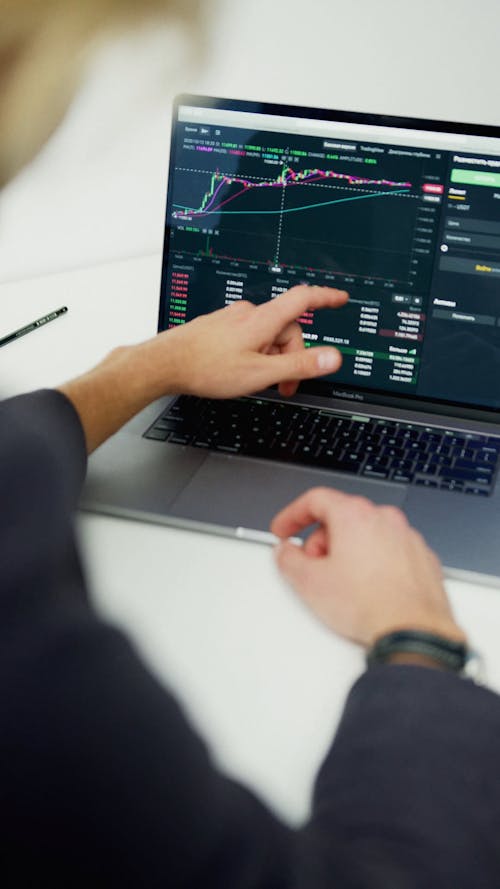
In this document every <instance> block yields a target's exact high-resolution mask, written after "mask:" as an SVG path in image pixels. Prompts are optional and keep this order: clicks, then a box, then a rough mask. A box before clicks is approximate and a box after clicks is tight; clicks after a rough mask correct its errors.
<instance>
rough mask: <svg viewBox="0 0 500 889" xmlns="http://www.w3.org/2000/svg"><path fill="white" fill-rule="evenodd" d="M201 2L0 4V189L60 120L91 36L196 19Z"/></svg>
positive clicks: (3, 0) (23, 0) (18, 0)
mask: <svg viewBox="0 0 500 889" xmlns="http://www.w3.org/2000/svg"><path fill="white" fill-rule="evenodd" d="M201 6H202V0H0V187H1V186H2V185H3V184H5V182H6V181H8V179H9V178H10V177H11V176H13V175H14V173H16V172H17V171H18V170H19V169H20V168H21V167H22V166H23V165H24V164H26V163H27V162H28V161H29V160H30V159H31V158H32V157H33V156H34V155H35V154H36V152H37V151H38V150H39V148H40V147H41V145H42V144H43V143H44V141H45V140H46V139H47V138H48V137H49V135H50V134H51V133H52V131H53V130H54V129H55V127H56V126H57V124H58V123H59V121H60V120H61V118H62V116H63V115H64V112H65V111H66V109H67V106H68V104H69V102H70V100H71V97H72V95H73V93H74V90H75V87H76V85H77V82H78V77H79V74H80V70H81V66H82V63H83V61H84V59H85V50H86V48H87V47H88V46H89V45H90V44H91V43H92V41H93V39H94V38H95V37H96V35H97V34H98V33H99V32H101V31H103V30H106V29H108V30H109V29H112V28H113V27H119V26H127V25H132V24H134V23H136V22H138V21H140V20H141V19H144V18H145V17H147V16H148V15H152V14H156V15H162V16H164V17H165V16H166V17H168V18H170V19H172V20H179V19H180V20H183V21H185V22H188V23H189V24H190V26H192V27H193V30H194V31H196V26H197V24H198V23H199V20H200V12H201Z"/></svg>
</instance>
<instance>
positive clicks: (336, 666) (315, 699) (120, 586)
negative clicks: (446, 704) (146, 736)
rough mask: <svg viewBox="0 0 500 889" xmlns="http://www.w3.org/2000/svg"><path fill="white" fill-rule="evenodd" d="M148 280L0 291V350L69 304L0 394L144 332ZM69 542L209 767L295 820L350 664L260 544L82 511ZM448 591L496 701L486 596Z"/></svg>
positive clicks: (105, 610) (302, 812)
mask: <svg viewBox="0 0 500 889" xmlns="http://www.w3.org/2000/svg"><path fill="white" fill-rule="evenodd" d="M159 276H160V256H159V255H156V256H151V257H146V258H143V259H135V260H129V261H123V262H119V263H112V264H108V265H106V264H100V265H98V266H95V267H92V268H87V269H84V270H79V271H74V272H66V273H61V274H58V275H50V276H45V277H42V278H33V279H30V280H26V281H17V282H11V283H7V284H3V285H0V304H1V306H2V312H1V323H0V337H1V336H2V335H4V334H6V333H8V332H10V331H12V330H14V329H15V328H17V327H19V326H21V325H23V324H25V323H27V322H29V321H31V320H33V319H34V318H36V317H38V316H40V315H42V314H44V313H46V312H47V311H50V310H52V309H55V308H57V307H59V306H61V305H68V307H69V312H68V314H67V315H66V316H64V317H63V318H60V319H58V320H57V321H54V322H53V323H51V324H49V325H47V326H46V327H44V328H42V329H40V330H38V331H36V332H34V333H32V334H29V335H28V336H26V337H24V338H23V339H20V340H19V341H17V342H15V343H13V344H10V345H8V346H6V347H4V348H2V349H0V389H1V394H2V395H4V396H5V395H10V394H15V393H19V392H22V391H26V390H29V389H32V388H36V387H40V386H52V385H57V384H58V383H60V382H62V381H63V380H64V379H66V378H68V377H71V376H73V375H75V374H77V373H79V372H80V371H83V370H85V369H86V368H88V367H89V366H90V365H91V364H92V363H95V362H96V361H98V360H99V358H100V357H102V356H103V355H104V354H105V353H106V351H108V350H109V349H110V348H112V347H113V346H115V345H118V344H119V343H123V342H132V341H134V340H137V339H141V338H143V337H146V336H148V335H150V334H152V333H154V331H155V329H156V310H157V303H158V292H159ZM78 530H79V534H80V538H81V547H82V551H83V554H84V559H85V563H86V569H87V574H88V578H89V583H90V587H91V591H92V596H93V599H94V602H95V604H96V607H97V608H98V610H99V611H100V613H101V614H102V615H103V616H105V617H106V618H108V619H110V620H112V621H113V622H114V623H117V624H118V625H120V626H122V627H124V628H125V630H126V632H127V633H128V634H129V636H131V638H132V639H133V640H134V642H135V644H136V645H137V646H138V648H139V650H140V651H141V653H142V656H143V657H144V658H145V660H146V661H147V662H148V664H149V665H150V667H151V669H152V670H153V671H154V672H155V673H156V674H157V675H158V676H159V677H160V678H161V679H162V680H163V681H164V682H165V683H166V684H167V685H168V686H170V687H171V688H172V689H173V690H174V692H175V694H176V695H177V696H178V697H179V698H180V699H181V700H182V701H183V703H184V705H185V706H186V708H187V710H188V712H189V713H190V715H191V718H192V720H193V722H194V724H195V725H196V726H197V727H198V728H199V730H200V731H201V732H202V734H203V735H204V736H205V738H206V739H207V740H208V742H209V743H210V745H211V748H212V750H213V752H214V755H215V757H216V758H217V760H218V762H219V763H220V764H221V765H222V767H223V768H224V769H226V770H227V771H228V772H229V773H231V774H233V775H236V776H238V777H239V778H241V779H242V780H243V781H245V782H246V783H247V784H249V785H250V786H252V787H253V788H255V790H256V791H257V792H258V793H259V794H260V795H261V796H262V797H263V798H264V799H266V800H267V801H268V802H269V804H270V805H272V806H273V808H274V809H275V810H276V811H277V812H279V813H280V814H281V815H282V817H283V818H285V819H286V820H288V821H290V822H291V823H297V822H299V821H300V820H301V819H303V818H304V817H305V816H306V814H307V811H308V806H309V798H310V791H311V787H312V781H313V779H314V775H315V772H316V770H317V768H318V765H319V763H320V761H321V758H322V756H323V754H324V753H325V751H326V749H327V747H328V745H329V742H330V740H331V737H332V735H333V732H334V729H335V726H336V725H337V723H338V719H339V717H340V714H341V711H342V706H343V702H344V700H345V697H346V694H347V692H348V690H349V688H350V686H351V684H352V682H353V681H354V680H355V678H356V677H357V676H358V675H359V674H360V672H361V671H362V669H363V660H362V656H361V653H360V651H359V650H358V649H357V648H356V647H355V646H354V645H351V644H350V643H348V642H345V641H343V640H341V639H338V638H336V637H334V636H333V635H331V634H330V633H328V632H327V631H326V630H324V629H323V628H322V627H321V626H320V625H319V624H318V623H316V621H315V620H314V619H313V618H312V617H311V615H310V614H309V613H308V612H307V611H306V610H305V609H304V608H303V607H302V606H301V604H300V603H299V602H298V601H297V599H296V598H295V596H294V594H293V593H292V592H291V591H290V590H289V589H288V588H287V587H286V585H285V584H284V583H283V582H282V580H281V579H280V577H279V576H278V574H277V572H276V570H275V567H274V564H273V559H272V552H271V550H270V548H269V547H267V546H265V545H258V544H250V543H244V542H241V541H237V540H231V539H223V538H220V537H216V536H211V535H209V534H197V533H194V532H189V531H185V530H175V529H171V528H166V527H163V526H155V525H147V524H142V523H140V522H135V521H128V520H122V519H116V518H107V517H103V516H97V515H90V514H81V515H80V517H79V519H78ZM499 532H500V529H499ZM448 589H449V591H450V595H451V599H452V603H453V605H454V607H455V610H456V613H457V616H458V618H459V619H460V620H461V621H462V623H463V625H464V627H466V629H467V631H468V632H469V634H470V637H471V639H472V642H473V643H474V644H475V645H476V646H477V647H478V648H479V649H480V650H481V651H482V652H483V654H484V656H485V660H486V668H487V675H488V681H489V684H490V685H491V686H492V687H494V688H495V689H497V690H499V691H500V645H499V639H500V590H496V589H492V588H488V587H481V586H478V585H474V584H471V583H467V584H465V583H459V582H457V581H454V582H449V583H448Z"/></svg>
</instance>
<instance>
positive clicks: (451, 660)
mask: <svg viewBox="0 0 500 889" xmlns="http://www.w3.org/2000/svg"><path fill="white" fill-rule="evenodd" d="M470 657H471V651H470V649H469V647H468V645H467V644H466V642H465V641H462V640H461V641H457V640H456V639H454V638H450V637H449V636H443V635H441V634H437V633H435V632H427V631H423V630H416V629H414V628H412V629H404V630H397V631H395V632H392V633H387V634H385V635H384V636H381V637H380V638H378V639H377V640H376V641H375V643H374V644H373V645H372V647H371V648H370V649H369V651H368V652H367V656H366V660H367V664H368V666H371V665H373V664H414V665H418V666H426V667H434V668H436V667H438V668H440V669H442V670H449V671H451V672H454V673H463V671H464V669H465V666H466V664H467V662H468V660H469V659H470Z"/></svg>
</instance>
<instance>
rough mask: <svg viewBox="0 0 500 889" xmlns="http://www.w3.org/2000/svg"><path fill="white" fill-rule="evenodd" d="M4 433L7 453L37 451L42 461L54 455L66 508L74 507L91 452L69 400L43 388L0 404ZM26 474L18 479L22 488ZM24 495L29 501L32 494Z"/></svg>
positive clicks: (27, 492) (20, 474)
mask: <svg viewBox="0 0 500 889" xmlns="http://www.w3.org/2000/svg"><path fill="white" fill-rule="evenodd" d="M0 430H1V435H2V446H3V449H4V451H5V452H6V451H7V449H9V451H10V453H13V451H15V450H16V449H19V450H20V452H21V454H22V453H23V451H24V449H27V448H29V449H30V450H35V449H37V450H38V452H39V455H40V459H41V460H42V461H43V459H44V457H45V456H47V455H50V458H51V459H53V460H55V461H56V462H57V465H58V467H59V484H60V485H61V490H62V492H63V497H64V501H65V505H66V507H67V508H68V509H71V508H73V507H74V506H75V505H76V502H77V500H78V497H79V495H80V491H81V487H82V484H83V480H84V478H85V473H86V470H87V452H86V446H85V436H84V432H83V428H82V424H81V422H80V418H79V416H78V414H77V412H76V410H75V408H74V407H73V405H72V403H71V401H70V400H69V398H67V397H66V396H65V395H63V393H62V392H59V391H58V390H57V389H39V390H38V391H37V392H29V393H28V394H27V395H18V396H16V397H15V398H8V399H6V400H5V401H0ZM20 462H22V461H20ZM26 471H27V470H26V469H25V472H26ZM23 475H24V473H23V471H22V470H20V472H19V475H17V476H16V483H17V484H18V485H20V486H22V483H23ZM24 493H25V494H26V497H27V498H28V502H29V491H26V492H21V493H20V496H21V497H23V496H24Z"/></svg>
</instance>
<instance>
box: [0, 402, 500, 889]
mask: <svg viewBox="0 0 500 889" xmlns="http://www.w3.org/2000/svg"><path fill="white" fill-rule="evenodd" d="M85 465H86V458H85V449H84V438H83V432H82V428H81V425H80V422H79V420H78V417H77V415H76V413H75V411H74V409H73V407H72V406H71V404H70V403H69V401H67V400H66V398H65V397H64V396H63V395H61V394H60V393H57V392H52V391H46V392H38V393H34V394H32V395H27V396H23V397H21V398H16V399H12V400H10V401H5V402H3V403H2V404H0V504H1V509H0V565H1V580H0V714H1V715H0V753H1V756H0V824H1V833H0V836H1V840H0V846H1V853H2V854H1V858H0V874H1V876H0V884H1V885H2V886H3V887H5V889H7V887H10V886H12V887H14V886H15V887H16V889H17V887H24V886H30V887H37V889H38V887H42V889H45V887H47V889H49V887H50V889H53V887H59V886H61V887H63V886H64V887H65V889H72V887H75V886H80V885H82V886H86V887H88V889H97V887H119V889H125V887H135V889H139V887H141V889H142V887H144V889H156V887H162V889H166V887H175V889H182V887H189V889H212V887H217V889H250V887H251V889H254V887H259V889H271V887H272V889H320V887H336V889H337V887H338V889H340V887H342V889H346V887H359V889H361V887H366V889H374V887H377V889H407V887H408V889H410V887H411V889H416V887H419V889H433V887H436V889H438V887H439V889H448V887H449V889H469V887H470V889H486V887H491V889H499V887H500V699H499V698H498V697H497V696H496V695H495V694H493V693H492V692H490V691H487V690H485V689H483V688H480V687H476V686H475V685H473V684H471V683H470V682H468V681H465V680H463V679H460V678H458V677H456V676H454V675H452V674H449V673H445V672H442V671H438V670H431V669H427V668H424V667H410V666H408V667H405V666H387V667H375V668H372V669H370V670H369V671H368V672H366V673H365V674H364V676H363V677H362V678H361V679H360V680H359V681H358V682H357V683H356V685H355V686H354V688H353V689H352V691H351V693H350V695H349V697H348V700H347V703H346V707H345V711H344V715H343V718H342V721H341V724H340V727H339V729H338V732H337V735H336V737H335V739H334V741H333V743H332V746H331V749H330V752H329V754H328V756H327V758H326V761H325V762H324V764H323V767H322V769H321V771H320V774H319V776H318V778H317V782H316V788H315V797H314V809H313V815H312V818H311V820H310V822H309V823H308V824H307V825H305V826H304V827H303V828H302V829H300V830H296V831H294V830H291V829H289V828H288V827H286V826H284V825H283V824H281V823H280V822H279V821H278V820H277V819H276V818H275V817H274V816H273V815H272V814H271V813H270V812H269V811H268V810H267V809H266V808H265V807H264V806H263V805H262V804H261V803H260V802H259V800H258V799H257V798H256V797H255V796H254V795H253V794H252V793H251V792H250V791H248V790H246V789H245V788H244V787H242V786H240V785H239V784H238V783H236V782H234V781H230V780H228V779H227V778H225V777H223V776H221V775H220V774H219V773H218V772H217V771H216V770H215V768H214V767H213V765H212V763H211V760H210V756H209V754H208V752H207V750H206V748H205V746H204V744H203V741H202V740H200V738H199V737H197V735H196V734H195V732H194V731H193V730H192V728H191V727H190V725H189V723H188V722H187V720H186V718H185V716H184V715H183V713H182V711H181V710H180V708H179V707H178V705H177V704H176V702H175V700H174V699H173V698H172V696H171V695H169V694H168V693H167V691H165V689H164V688H163V687H162V686H161V685H160V684H159V683H158V682H157V681H156V680H155V679H154V678H153V676H152V675H151V674H150V673H149V672H148V670H147V669H146V668H145V666H144V665H143V664H142V662H141V660H140V658H139V656H138V655H137V653H136V651H135V650H134V648H133V646H132V645H131V644H130V643H129V642H128V641H127V639H126V638H125V637H124V635H123V634H122V633H119V632H117V631H116V630H115V629H113V628H112V627H110V626H108V625H106V624H105V623H103V622H102V621H101V620H100V619H99V617H98V616H97V615H96V614H95V613H94V611H93V610H92V607H91V605H90V603H89V600H88V597H87V593H86V590H85V582H84V579H83V576H82V572H81V568H80V564H79V560H78V555H77V552H76V548H75V543H74V537H73V529H72V513H73V510H74V509H75V506H76V504H77V502H78V496H79V492H80V488H81V485H82V482H83V479H84V474H85ZM304 731H307V727H304Z"/></svg>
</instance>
